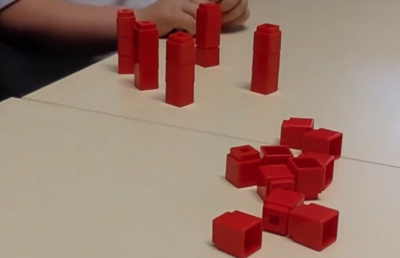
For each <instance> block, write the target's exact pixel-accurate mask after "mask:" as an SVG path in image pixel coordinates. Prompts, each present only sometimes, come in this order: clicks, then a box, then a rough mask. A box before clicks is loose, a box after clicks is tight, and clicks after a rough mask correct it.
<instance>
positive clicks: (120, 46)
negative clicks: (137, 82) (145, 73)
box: [117, 9, 136, 74]
mask: <svg viewBox="0 0 400 258" xmlns="http://www.w3.org/2000/svg"><path fill="white" fill-rule="evenodd" d="M135 24H136V18H135V13H134V11H133V10H132V9H120V10H118V12H117V52H118V73H119V74H133V73H134V32H133V31H134V28H135Z"/></svg>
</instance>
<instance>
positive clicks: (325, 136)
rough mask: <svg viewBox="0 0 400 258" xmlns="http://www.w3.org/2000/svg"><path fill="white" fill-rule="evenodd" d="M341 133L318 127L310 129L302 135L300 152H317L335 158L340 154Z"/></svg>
mask: <svg viewBox="0 0 400 258" xmlns="http://www.w3.org/2000/svg"><path fill="white" fill-rule="evenodd" d="M342 141H343V134H342V133H340V132H335V131H332V130H328V129H324V128H320V129H317V130H311V131H309V132H307V133H306V134H304V136H303V146H302V152H304V153H306V152H318V153H323V154H328V155H332V156H334V157H335V159H338V158H340V156H341V155H342Z"/></svg>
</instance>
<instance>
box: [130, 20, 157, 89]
mask: <svg viewBox="0 0 400 258" xmlns="http://www.w3.org/2000/svg"><path fill="white" fill-rule="evenodd" d="M135 32H136V35H137V37H136V38H135V39H136V44H137V45H136V48H135V49H137V52H136V54H135V58H136V59H135V61H136V63H135V85H136V87H137V88H138V89H139V90H154V89H158V30H157V27H156V25H155V23H153V22H151V21H139V22H137V23H136V27H135Z"/></svg>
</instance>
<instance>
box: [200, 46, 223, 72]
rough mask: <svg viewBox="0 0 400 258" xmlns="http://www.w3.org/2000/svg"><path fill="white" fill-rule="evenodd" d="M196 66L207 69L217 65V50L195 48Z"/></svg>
mask: <svg viewBox="0 0 400 258" xmlns="http://www.w3.org/2000/svg"><path fill="white" fill-rule="evenodd" d="M196 64H197V65H199V66H201V67H204V68H207V67H214V66H218V65H219V48H218V47H216V48H201V47H196Z"/></svg>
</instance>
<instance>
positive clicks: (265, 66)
mask: <svg viewBox="0 0 400 258" xmlns="http://www.w3.org/2000/svg"><path fill="white" fill-rule="evenodd" d="M280 56H281V54H280V53H279V52H278V53H274V54H271V55H261V54H257V53H254V54H253V64H252V69H253V70H256V71H258V72H260V73H265V74H275V73H278V72H279V65H280V59H281V58H280Z"/></svg>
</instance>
